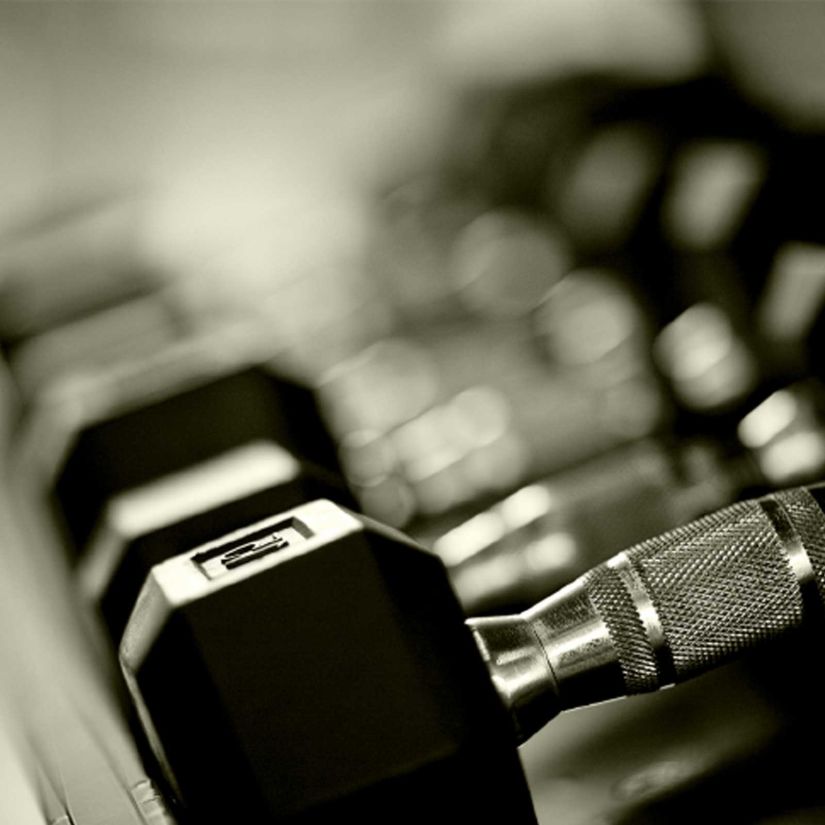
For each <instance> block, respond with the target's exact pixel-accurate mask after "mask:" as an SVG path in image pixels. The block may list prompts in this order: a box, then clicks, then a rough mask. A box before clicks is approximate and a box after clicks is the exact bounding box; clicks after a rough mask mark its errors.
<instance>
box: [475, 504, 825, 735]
mask: <svg viewBox="0 0 825 825" xmlns="http://www.w3.org/2000/svg"><path fill="white" fill-rule="evenodd" d="M823 548H825V514H823V512H822V510H821V509H820V506H819V504H818V503H817V500H816V499H815V498H814V497H813V496H812V495H811V493H810V492H808V490H807V489H805V488H799V489H796V490H787V491H783V492H780V493H776V494H773V495H769V496H766V497H764V498H761V499H758V500H752V501H745V502H740V503H737V504H735V505H733V506H731V507H728V508H725V509H723V510H720V511H718V512H716V513H713V514H711V515H709V516H706V517H704V518H702V519H699V520H697V521H695V522H693V523H691V524H688V525H686V526H684V527H681V528H677V529H676V530H673V531H671V532H669V533H665V534H664V535H663V536H659V537H656V538H654V539H651V540H649V541H646V542H642V543H641V544H639V545H637V546H636V547H633V548H631V549H630V550H627V551H626V552H624V553H620V554H618V555H617V556H615V557H614V558H612V559H610V560H609V561H608V562H606V563H604V564H602V565H600V566H599V567H597V568H594V569H593V570H591V571H590V572H588V573H586V574H585V575H584V576H581V577H580V578H579V579H577V580H576V581H575V582H573V583H572V584H571V585H569V586H568V587H566V588H564V589H563V590H561V591H560V592H559V593H557V594H556V595H554V596H551V597H550V598H548V599H545V600H544V601H542V602H540V603H539V604H537V605H536V606H535V607H533V608H531V609H530V610H527V611H525V612H524V613H521V614H519V615H513V616H508V617H502V618H497V619H487V620H471V621H470V627H471V628H472V630H473V633H474V634H475V637H476V641H477V643H478V645H479V648H480V650H481V652H482V656H483V658H484V661H485V662H486V664H487V666H488V668H489V670H490V674H491V677H492V679H493V682H494V684H495V686H496V689H497V690H498V692H499V695H500V696H501V698H502V700H503V701H504V703H505V705H506V706H507V707H508V708H509V709H510V711H511V714H512V715H513V718H514V722H515V727H516V731H517V736H518V737H519V739H520V741H524V739H525V738H526V737H527V736H530V735H531V734H532V733H533V732H535V731H537V730H538V729H539V728H540V727H541V726H542V725H543V723H544V722H547V721H549V720H550V719H551V718H553V717H554V716H555V715H556V714H557V713H558V712H559V711H561V710H564V709H567V708H572V707H577V706H581V705H586V704H592V703H595V702H599V701H603V700H607V699H612V698H618V697H620V696H624V695H629V694H635V693H643V692H650V691H656V690H659V689H660V688H662V687H667V686H669V685H671V684H673V683H675V682H680V681H684V680H686V679H688V678H691V677H693V676H696V675H699V674H701V673H704V672H705V671H707V670H710V669H712V668H714V667H716V666H718V665H721V664H724V663H725V662H727V661H729V660H731V659H733V658H735V657H737V656H739V655H741V654H742V653H744V652H745V651H747V650H749V649H751V648H753V647H755V646H757V645H760V644H762V643H764V642H767V641H770V640H773V639H776V638H778V637H779V636H781V635H782V634H784V633H787V632H788V631H790V630H793V629H795V628H798V627H800V626H801V625H802V623H803V622H804V621H805V620H806V619H807V618H808V617H809V615H810V614H811V613H812V611H814V610H818V609H820V607H821V599H820V598H819V596H818V593H821V592H822V587H823V581H822V575H821V572H822V565H821V561H822V552H823ZM542 714H544V718H543V720H542V718H541V715H542Z"/></svg>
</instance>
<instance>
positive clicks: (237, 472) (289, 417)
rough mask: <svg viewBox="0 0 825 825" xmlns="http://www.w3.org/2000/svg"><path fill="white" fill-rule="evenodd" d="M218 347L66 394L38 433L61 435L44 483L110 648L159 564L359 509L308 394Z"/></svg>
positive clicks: (170, 355) (269, 367)
mask: <svg viewBox="0 0 825 825" xmlns="http://www.w3.org/2000/svg"><path fill="white" fill-rule="evenodd" d="M222 343H225V342H222V339H221V338H220V336H217V338H210V339H206V340H196V341H188V342H186V343H185V344H180V345H177V346H175V347H172V348H169V349H167V350H166V351H164V352H163V353H161V354H159V355H158V356H156V357H154V358H150V359H148V360H141V361H138V362H134V363H131V364H128V365H123V366H121V367H119V368H118V369H116V370H111V371H108V372H105V373H100V374H99V375H98V377H97V379H96V380H93V381H83V382H81V383H80V384H79V385H78V386H77V387H74V388H72V387H66V388H64V390H65V391H64V394H63V395H62V396H60V403H57V404H55V405H54V406H53V408H52V409H51V415H50V416H49V423H48V424H47V423H45V422H44V423H42V424H41V426H40V429H43V428H46V429H48V426H51V427H52V429H53V430H54V428H55V427H56V426H57V425H56V421H60V422H61V424H60V427H57V429H60V428H61V427H62V429H63V433H64V435H63V443H62V446H61V445H60V444H55V445H53V450H54V453H55V454H54V455H53V456H52V458H51V460H50V464H51V467H50V471H49V472H47V473H46V476H45V477H44V478H43V479H41V483H43V484H45V486H46V487H48V489H49V491H50V492H49V499H50V508H51V510H52V512H53V513H54V515H55V517H56V519H57V521H58V522H59V524H60V525H61V526H62V529H63V533H64V535H65V539H66V542H65V543H66V545H67V547H68V548H69V549H70V555H71V556H72V557H73V560H74V563H75V564H76V567H77V575H78V577H79V580H80V582H81V584H82V586H83V589H84V590H85V591H86V593H87V595H89V596H91V597H92V599H93V601H95V602H96V603H97V604H98V605H99V607H100V608H101V610H102V613H103V616H104V619H105V622H106V625H107V628H108V630H109V633H110V634H111V635H112V638H113V640H114V641H115V642H116V641H117V640H118V639H119V636H120V632H121V631H122V629H123V625H124V624H125V621H126V618H127V617H128V615H129V611H130V610H131V607H132V606H133V604H134V599H135V598H136V596H137V593H138V591H139V589H140V586H141V584H142V583H143V580H144V579H145V577H146V574H147V572H148V570H149V569H150V568H151V567H152V565H153V564H155V563H157V562H159V561H162V560H163V559H164V558H166V557H168V556H169V555H172V554H175V553H177V552H180V551H182V550H183V549H185V548H186V547H190V546H192V545H193V544H199V543H201V542H203V541H206V540H208V539H209V538H212V537H213V536H215V535H220V534H222V533H224V532H226V531H228V530H232V529H236V528H238V527H240V526H242V525H244V524H247V523H249V522H250V521H254V520H255V519H259V518H263V517H264V516H266V515H268V514H270V513H272V512H273V511H278V510H282V509H285V508H289V507H292V506H295V505H297V504H299V503H302V502H304V501H307V500H311V499H313V498H317V497H319V496H320V497H327V498H331V499H333V500H336V501H340V502H341V503H343V504H346V505H348V506H354V500H353V498H352V496H351V494H350V493H349V491H348V489H347V486H346V482H345V481H344V479H343V473H342V471H341V468H340V465H339V464H338V459H337V453H336V447H335V444H334V441H333V439H332V437H331V435H330V434H329V431H328V430H327V428H326V426H325V424H324V422H323V420H322V417H321V412H320V410H319V406H318V402H317V399H316V397H315V395H314V392H313V390H312V389H310V388H309V387H308V386H305V385H302V384H301V383H299V382H297V381H295V380H293V379H290V378H288V377H287V376H286V375H284V374H283V373H282V372H281V371H279V370H278V369H277V368H276V367H275V366H274V365H273V364H272V363H271V362H269V361H267V360H266V359H261V358H255V357H252V356H251V355H250V354H249V353H242V352H236V353H235V354H232V353H231V352H227V351H226V350H224V349H221V344H222ZM37 430H38V427H34V432H33V433H30V437H33V438H35V437H36V433H37Z"/></svg>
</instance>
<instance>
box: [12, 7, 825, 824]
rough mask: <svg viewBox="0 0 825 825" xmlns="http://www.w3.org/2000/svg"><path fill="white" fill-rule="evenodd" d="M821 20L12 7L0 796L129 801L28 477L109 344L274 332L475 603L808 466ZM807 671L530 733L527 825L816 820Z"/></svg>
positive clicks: (751, 673)
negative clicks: (710, 809) (55, 789)
mask: <svg viewBox="0 0 825 825" xmlns="http://www.w3.org/2000/svg"><path fill="white" fill-rule="evenodd" d="M821 9H822V10H821ZM823 33H825V7H820V6H819V4H815V3H779V2H764V3H750V2H742V3H733V4H700V3H667V4H662V3H652V2H643V1H642V0H636V2H608V0H593V2H572V0H558V2H550V1H549V0H548V1H547V2H543V3H522V2H517V3H506V4H505V3H503V2H458V3H449V2H445V3H435V2H426V3H413V2H395V3H385V2H325V3H321V2H309V3H298V2H280V3H275V2H260V3H257V2H215V3H201V2H184V3H168V4H167V3H156V2H142V3H102V2H101V3H98V2H82V3H31V4H26V3H4V4H2V5H0V118H2V124H3V129H2V130H1V131H0V182H2V187H0V191H2V196H0V343H1V344H2V347H3V353H4V374H3V397H2V401H3V404H2V414H3V461H4V470H5V472H4V495H3V502H2V507H3V513H2V516H3V518H2V522H3V524H2V528H0V538H1V539H2V547H0V557H2V559H3V565H4V567H5V570H6V574H4V575H3V576H0V589H1V590H0V592H2V594H3V595H2V599H0V610H1V611H2V615H3V622H2V628H3V630H2V632H0V635H2V645H0V647H1V648H2V649H0V652H1V653H2V654H3V661H4V662H5V663H6V665H7V666H6V665H4V666H2V667H0V676H2V679H1V681H2V689H1V690H2V696H3V701H2V707H3V711H4V713H3V728H4V733H5V736H4V737H3V738H2V741H1V742H0V748H2V751H0V753H2V755H0V781H2V784H3V788H4V794H3V798H2V799H0V813H2V816H0V819H2V821H4V822H6V821H8V822H10V823H11V822H14V823H29V822H31V823H44V822H48V823H50V825H52V823H57V822H60V823H61V825H62V823H64V822H66V823H68V822H69V821H71V822H74V823H75V825H89V823H92V822H101V823H103V822H106V823H111V822H115V821H117V822H121V821H123V822H128V821H133V820H130V819H128V818H123V819H120V818H118V817H119V815H118V814H112V813H111V811H114V810H116V809H117V805H118V802H117V799H118V798H119V797H120V796H124V797H125V796H127V795H129V794H132V795H133V796H134V793H135V791H134V789H135V788H139V789H142V788H143V787H144V786H143V785H142V784H141V783H142V782H143V769H142V768H141V766H140V764H139V762H138V760H137V757H136V756H135V754H134V751H133V748H132V745H131V742H130V737H129V734H128V732H127V729H126V727H125V725H124V723H123V721H122V720H121V719H120V716H119V710H118V708H117V701H116V700H115V699H114V698H113V696H114V694H115V691H114V690H113V689H112V687H111V682H112V680H113V679H114V677H113V676H112V674H111V673H110V672H109V671H108V670H107V667H108V666H107V665H104V664H102V663H101V661H100V660H101V658H102V655H101V654H100V651H99V650H98V643H97V642H96V641H95V638H96V633H97V632H98V631H96V629H95V626H94V625H95V621H96V619H95V617H94V616H93V613H92V611H91V610H90V609H89V608H88V607H87V606H86V605H85V604H84V603H83V600H82V598H81V597H80V596H79V595H78V593H77V588H76V587H75V585H74V582H73V581H72V578H73V574H72V573H71V572H70V571H69V565H68V563H67V562H66V560H65V557H64V554H62V553H61V550H60V545H61V543H62V539H61V537H60V535H59V532H58V530H57V528H56V527H55V526H54V525H52V524H49V523H48V522H49V519H48V518H47V517H46V515H45V514H44V511H43V510H42V508H41V507H40V503H39V502H38V496H40V495H41V494H42V492H43V489H44V486H47V485H48V479H49V478H51V477H52V475H53V472H54V467H55V466H56V465H58V464H59V463H60V461H61V460H62V459H61V457H62V456H63V455H64V454H65V452H66V451H67V450H70V449H71V445H72V442H73V433H72V432H71V423H70V421H71V411H72V410H74V409H76V408H77V405H80V406H82V405H83V404H92V405H94V404H95V403H97V402H96V400H95V398H94V392H95V390H94V386H95V380H96V376H99V375H100V374H106V373H107V371H109V372H110V371H113V370H114V371H116V370H117V369H119V368H120V367H122V366H123V365H124V364H129V363H135V362H145V360H146V359H151V358H153V357H157V356H160V355H162V353H163V352H164V351H165V350H167V349H168V348H170V347H175V346H178V345H179V344H180V343H181V342H187V341H198V342H200V341H203V340H207V339H208V340H209V341H210V342H211V343H210V346H216V347H217V348H219V349H222V350H227V351H228V350H232V351H239V352H249V351H254V352H266V353H271V354H272V355H273V356H274V357H275V358H276V359H277V361H278V363H279V364H281V365H283V367H284V368H285V369H288V370H289V371H291V372H293V373H294V374H296V375H297V376H299V377H300V378H301V379H302V380H303V381H305V382H307V383H309V384H310V385H312V386H313V387H316V388H317V392H318V396H319V398H320V399H321V404H322V408H323V412H324V414H325V417H326V420H327V422H328V426H329V428H330V431H331V432H332V434H333V438H334V440H335V443H336V445H337V448H338V451H339V455H340V458H341V461H342V464H343V465H344V468H345V470H346V473H347V477H348V479H349V482H350V484H351V485H352V486H353V488H354V489H355V491H356V493H357V496H358V500H359V503H360V506H361V507H362V508H363V509H364V511H365V512H366V513H368V514H369V515H372V516H373V517H375V518H377V519H380V520H381V521H384V522H387V523H389V524H391V525H393V526H396V527H399V528H402V529H404V530H405V531H408V532H411V533H412V534H413V535H414V536H415V537H416V538H418V539H419V540H421V541H423V542H424V543H425V544H427V545H428V546H431V547H432V548H433V549H434V550H435V551H436V552H437V553H438V554H439V555H441V557H442V558H443V560H444V561H445V563H446V564H447V565H448V567H449V568H450V570H451V575H452V578H453V583H454V585H455V587H456V590H457V592H458V594H459V596H460V598H461V600H462V602H463V604H464V606H465V608H466V610H467V612H468V614H477V613H486V612H497V611H503V610H509V609H512V608H514V607H519V608H520V607H523V606H525V605H527V604H529V603H531V602H532V601H533V600H535V599H538V598H540V597H542V596H544V595H547V594H549V593H551V592H553V591H554V590H555V589H556V588H557V587H559V586H561V585H562V584H564V583H566V582H567V581H569V580H570V579H571V578H572V577H574V576H575V575H577V574H578V573H579V572H581V571H582V570H584V569H586V568H587V567H589V566H590V565H591V564H593V563H594V562H596V561H599V560H601V559H603V558H606V557H607V556H609V555H611V554H612V553H614V552H616V551H618V550H621V549H623V548H624V547H626V546H628V545H630V544H632V543H634V542H636V541H640V540H642V539H644V538H647V537H649V536H651V535H654V534H655V533H657V532H661V531H663V530H665V529H669V528H671V527H673V526H676V525H678V524H680V523H682V522H684V521H686V520H688V519H691V518H693V517H695V516H698V515H701V514H703V513H705V512H708V511H709V510H712V509H715V508H717V507H720V506H723V505H724V504H727V503H729V502H731V501H733V500H735V499H736V498H739V497H741V496H744V495H747V494H751V493H753V492H757V491H765V490H770V489H774V488H777V487H782V486H787V485H789V484H793V483H807V482H810V481H815V480H819V479H820V478H821V477H822V476H823V475H825V423H823V415H824V414H825V406H824V404H825V402H823V389H822V387H821V384H820V379H821V377H822V375H823V374H824V373H825V371H823V368H822V365H821V358H819V341H820V339H821V336H822V334H823V332H824V331H825V326H823V324H824V323H825V316H823V312H822V299H823V297H825V245H823V244H825V223H823V221H822V220H821V216H820V208H821V207H820V192H821V189H822V184H825V162H823V157H825V155H823V152H822V150H823V149H825V132H823V131H821V130H822V128H823V124H825V57H823V56H822V55H823V54H825V52H822V49H821V42H822V34H823ZM148 363H151V361H149V362H148ZM90 388H91V389H90ZM90 393H91V395H90ZM78 399H82V400H78ZM90 399H91V400H90ZM73 405H74V406H73ZM67 410H68V411H69V412H67ZM185 437H186V433H174V434H171V435H170V438H174V439H185ZM799 645H800V647H801V648H802V649H804V650H807V649H809V648H807V647H805V646H804V642H803V641H800V642H799ZM808 659H809V657H806V656H800V655H799V654H798V651H796V649H795V648H794V649H793V650H791V645H788V646H787V647H785V648H783V649H782V650H777V651H774V652H773V653H772V655H771V656H767V657H762V658H757V659H755V660H754V661H748V662H746V663H744V664H742V665H737V666H733V667H730V668H726V669H724V670H723V671H720V672H719V673H716V674H713V675H711V676H709V677H705V678H703V679H701V680H699V681H698V682H697V683H696V684H695V685H692V686H690V687H686V688H684V689H680V690H678V691H669V692H666V693H664V694H660V695H656V696H652V697H646V698H643V699H634V700H632V701H629V702H627V703H623V704H611V705H604V706H599V707H596V708H589V709H586V710H583V711H578V712H575V713H571V714H568V715H566V716H563V717H562V718H560V719H559V720H557V721H555V722H554V723H553V724H552V725H550V726H549V727H548V729H547V730H545V731H544V732H543V733H542V734H541V735H540V736H538V737H537V738H536V739H535V740H533V741H531V742H530V743H528V745H527V746H525V748H524V749H523V757H524V760H525V767H526V769H527V772H528V777H529V780H530V783H531V789H532V791H533V794H534V802H535V805H536V809H537V813H538V816H539V820H540V822H541V823H551V822H553V823H571V825H575V823H593V822H628V823H630V822H634V823H636V822H682V821H684V822H688V821H693V820H694V818H695V817H696V816H698V815H699V812H703V811H706V810H707V806H708V805H710V804H711V800H714V802H713V804H714V805H716V806H717V807H716V808H715V810H716V811H718V816H716V817H715V819H716V821H727V822H748V823H751V822H754V823H755V822H764V823H767V822H772V823H773V822H777V823H778V822H784V823H791V822H793V823H802V822H815V821H821V817H822V815H823V808H822V806H823V805H825V799H823V796H822V791H821V788H817V787H816V784H817V783H816V782H815V781H813V780H812V777H811V770H812V769H811V768H810V767H809V766H806V765H805V764H804V762H805V760H803V759H801V758H800V754H801V751H800V747H801V746H800V742H803V741H809V739H808V740H806V739H805V736H808V737H810V736H811V735H812V734H811V731H810V729H809V730H807V732H806V734H805V736H803V734H802V733H801V731H803V730H805V727H806V725H810V726H812V727H815V725H814V723H813V722H811V716H810V714H812V713H813V711H814V710H815V708H816V702H815V698H814V696H815V693H816V685H817V684H818V683H817V681H816V678H815V675H814V674H815V672H816V670H817V668H816V662H810V661H808ZM800 660H802V661H801V663H800ZM779 674H781V676H782V678H779ZM789 685H790V687H789ZM803 685H804V686H805V687H804V689H803V688H802V686H803ZM44 753H45V754H46V755H45V756H44ZM44 764H45V765H51V768H44V767H43V766H44ZM50 771H53V772H55V773H56V774H57V775H60V776H62V777H63V779H62V781H63V783H64V792H65V793H66V795H67V796H68V797H70V798H71V799H72V800H73V809H72V812H71V815H72V817H73V819H72V820H65V819H64V820H61V819H60V818H59V816H60V815H58V814H55V813H54V811H58V810H60V807H59V804H58V803H55V802H54V801H53V800H52V801H50V799H51V797H50V793H47V792H45V791H44V790H43V788H44V787H45V786H46V785H48V784H49V783H48V782H44V780H43V776H42V775H43V774H44V773H46V774H48V773H50ZM766 778H770V780H771V781H766ZM67 789H68V790H67ZM720 789H721V790H720ZM44 800H45V801H44ZM719 800H721V801H719ZM107 806H111V807H107ZM107 811H109V813H106V812H107ZM141 811H142V815H143V816H144V821H150V822H152V821H154V822H165V821H168V820H166V819H163V818H162V817H166V816H167V814H166V813H164V812H163V811H160V810H159V809H155V808H153V807H152V802H151V800H150V801H149V802H147V803H146V804H145V806H144V807H143V808H141ZM124 816H125V814H124ZM152 816H154V817H155V819H152V818H151V817H152ZM134 821H137V820H134Z"/></svg>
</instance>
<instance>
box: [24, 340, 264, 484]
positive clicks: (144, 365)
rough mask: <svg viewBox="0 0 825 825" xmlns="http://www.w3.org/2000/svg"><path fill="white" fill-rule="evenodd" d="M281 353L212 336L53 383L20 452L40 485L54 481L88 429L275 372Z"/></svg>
mask: <svg viewBox="0 0 825 825" xmlns="http://www.w3.org/2000/svg"><path fill="white" fill-rule="evenodd" d="M277 355H278V353H277V352H276V351H275V350H274V348H273V347H272V346H271V345H270V346H269V347H266V348H265V347H263V346H261V345H259V346H253V345H251V344H249V343H248V342H241V343H240V344H238V342H237V341H235V340H234V339H231V338H230V339H229V344H227V336H224V335H220V334H218V333H213V334H211V335H198V336H193V337H192V338H189V339H186V340H181V341H178V342H176V343H174V344H172V345H171V346H169V347H166V348H164V349H163V350H160V351H159V352H157V353H152V354H150V355H144V356H142V357H140V358H135V359H132V360H128V361H125V362H118V363H116V364H110V365H106V366H95V367H94V368H90V369H88V370H86V371H83V372H77V373H73V374H72V375H70V376H68V377H67V378H66V379H65V380H63V381H61V382H57V383H55V384H53V385H52V386H51V388H50V390H49V392H47V393H43V394H42V395H41V396H40V398H39V399H38V403H37V404H35V405H34V407H33V409H32V412H31V414H30V415H29V417H28V419H27V420H26V421H25V422H24V423H23V426H22V428H21V433H20V437H19V439H18V445H19V446H18V448H17V452H18V453H20V455H21V458H20V459H19V461H18V463H19V464H21V465H33V466H35V467H36V468H37V473H38V479H37V482H38V484H40V485H44V486H47V485H51V484H53V483H54V480H55V478H56V477H57V474H58V473H59V471H60V468H61V467H62V466H63V464H64V462H65V461H66V458H67V456H68V454H69V452H70V451H71V449H72V445H73V444H74V442H75V440H76V439H77V437H78V435H79V434H80V433H81V432H82V431H83V429H85V428H86V427H89V426H91V425H93V424H95V423H98V422H100V421H105V420H106V419H108V418H112V417H115V416H118V415H122V414H125V413H127V412H129V411H131V410H133V409H135V408H137V407H140V406H141V405H143V404H145V403H147V401H151V402H157V401H162V400H164V399H166V398H169V397H171V396H173V395H176V394H178V393H181V392H184V391H186V390H188V389H193V388H195V387H198V386H201V385H202V384H206V383H208V382H210V381H213V380H216V379H219V378H221V377H224V376H226V375H229V374H231V373H232V372H234V371H237V370H240V369H247V368H254V367H258V368H261V369H264V370H268V371H272V372H275V366H276V359H277Z"/></svg>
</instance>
